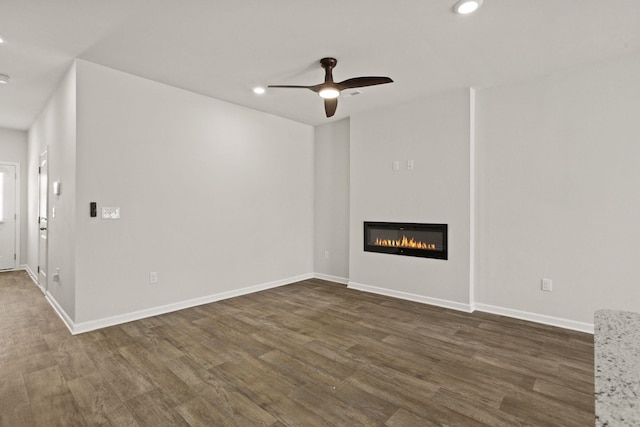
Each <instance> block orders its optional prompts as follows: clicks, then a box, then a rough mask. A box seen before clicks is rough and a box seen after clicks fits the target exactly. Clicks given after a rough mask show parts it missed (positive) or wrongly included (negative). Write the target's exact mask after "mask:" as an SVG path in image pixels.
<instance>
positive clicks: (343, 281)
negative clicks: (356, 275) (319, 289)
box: [313, 273, 349, 285]
mask: <svg viewBox="0 0 640 427" xmlns="http://www.w3.org/2000/svg"><path fill="white" fill-rule="evenodd" d="M313 277H314V278H316V279H320V280H327V281H329V282H336V283H340V284H342V285H348V284H349V279H347V278H346V277H338V276H332V275H330V274H322V273H313Z"/></svg>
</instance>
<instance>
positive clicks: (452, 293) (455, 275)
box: [349, 90, 471, 309]
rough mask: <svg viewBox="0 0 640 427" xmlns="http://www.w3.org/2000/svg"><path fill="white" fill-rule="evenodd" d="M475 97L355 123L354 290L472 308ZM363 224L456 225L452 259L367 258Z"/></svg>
mask: <svg viewBox="0 0 640 427" xmlns="http://www.w3.org/2000/svg"><path fill="white" fill-rule="evenodd" d="M469 96H470V95H469V91H468V90H458V91H451V92H446V93H442V94H440V95H436V96H433V97H430V98H427V99H420V100H416V101H414V102H411V103H408V104H403V105H400V106H397V107H390V108H385V109H381V110H377V111H372V112H366V113H360V114H357V115H354V116H352V117H351V153H350V155H351V191H350V194H351V206H350V209H351V215H350V217H351V220H350V226H351V231H350V236H351V237H350V263H349V272H350V286H354V287H359V288H363V287H362V286H361V285H366V286H367V287H374V288H382V289H385V290H386V291H384V292H386V293H388V294H395V295H399V296H403V297H408V298H413V299H417V300H423V301H429V302H432V303H444V304H446V305H449V306H454V307H456V308H461V309H469V268H470V262H469V261H470V255H469V254H470V198H471V194H470V185H471V182H470V139H469V134H470V124H469V117H470V108H469V103H470V101H469ZM409 159H411V160H414V162H415V169H414V170H407V160H409ZM394 160H399V161H400V164H401V170H400V171H397V172H394V171H392V162H393V161H394ZM363 221H392V222H420V223H446V224H449V246H448V248H449V259H448V260H437V259H426V258H415V257H406V256H397V255H387V254H380V253H370V252H364V250H363ZM378 290H379V289H378Z"/></svg>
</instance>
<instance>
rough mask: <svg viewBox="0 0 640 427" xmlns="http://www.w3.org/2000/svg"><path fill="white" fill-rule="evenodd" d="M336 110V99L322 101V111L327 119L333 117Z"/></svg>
mask: <svg viewBox="0 0 640 427" xmlns="http://www.w3.org/2000/svg"><path fill="white" fill-rule="evenodd" d="M336 108H338V98H332V99H325V100H324V111H325V112H326V113H327V117H331V116H333V115H334V114H335V113H336Z"/></svg>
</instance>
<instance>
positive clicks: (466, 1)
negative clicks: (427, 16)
mask: <svg viewBox="0 0 640 427" xmlns="http://www.w3.org/2000/svg"><path fill="white" fill-rule="evenodd" d="M480 6H482V0H460V1H459V2H458V3H456V4H455V6H453V10H454V11H455V12H456V13H459V14H460V15H468V14H469V13H473V12H475V11H476V10H477V9H478V8H479V7H480Z"/></svg>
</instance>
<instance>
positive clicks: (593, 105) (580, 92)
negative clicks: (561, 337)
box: [476, 54, 640, 327]
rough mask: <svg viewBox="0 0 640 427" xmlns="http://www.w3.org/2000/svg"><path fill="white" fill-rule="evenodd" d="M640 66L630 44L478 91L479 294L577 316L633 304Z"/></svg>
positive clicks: (518, 308)
mask: <svg viewBox="0 0 640 427" xmlns="http://www.w3.org/2000/svg"><path fill="white" fill-rule="evenodd" d="M639 75H640V55H639V54H633V55H629V56H626V57H624V58H617V59H612V60H609V61H606V62H602V63H599V64H592V65H587V66H584V67H581V68H579V69H571V70H565V71H562V72H558V73H555V74H552V75H549V76H546V77H544V78H540V79H536V80H532V81H527V82H521V83H518V84H513V85H508V86H503V87H495V88H489V89H482V90H479V91H478V93H477V115H478V118H477V123H478V127H477V130H476V152H477V164H476V174H477V175H476V185H477V211H476V212H477V217H476V227H477V234H476V238H477V247H476V248H477V275H476V296H477V301H478V302H479V303H481V304H480V305H488V306H490V307H489V308H490V309H491V308H506V309H507V313H509V314H516V315H517V314H518V312H525V313H536V314H539V315H542V316H550V317H556V318H561V319H567V320H569V321H572V322H582V323H585V324H592V323H593V314H594V310H596V309H599V308H616V309H627V310H632V311H640V287H639V286H638V280H639V275H638V268H637V265H638V259H637V255H638V242H639V241H640V221H638V212H640V191H639V189H640V167H639V165H640V127H639V126H638V117H640V102H639V101H638V100H639V99H640V79H638V76H639ZM542 278H549V279H552V281H553V287H552V292H542V291H541V290H540V286H541V279H542ZM483 308H487V307H483ZM573 326H576V325H573ZM577 326H578V327H579V326H580V325H579V324H577Z"/></svg>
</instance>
